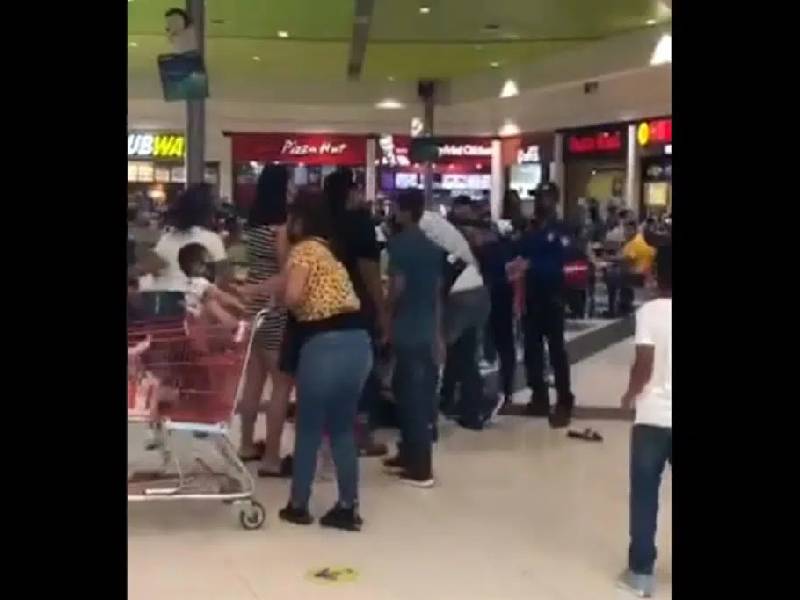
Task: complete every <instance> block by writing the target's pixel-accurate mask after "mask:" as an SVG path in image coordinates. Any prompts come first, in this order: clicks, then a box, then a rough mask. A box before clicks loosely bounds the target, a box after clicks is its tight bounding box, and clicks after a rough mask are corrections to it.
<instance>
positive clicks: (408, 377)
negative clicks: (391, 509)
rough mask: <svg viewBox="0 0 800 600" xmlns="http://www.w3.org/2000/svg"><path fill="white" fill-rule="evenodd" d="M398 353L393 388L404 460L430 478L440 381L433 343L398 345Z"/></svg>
mask: <svg viewBox="0 0 800 600" xmlns="http://www.w3.org/2000/svg"><path fill="white" fill-rule="evenodd" d="M394 352H395V367H394V379H393V382H392V386H393V388H394V394H395V398H396V400H397V409H398V412H399V414H400V434H401V436H400V458H401V460H402V461H403V463H404V466H405V467H406V468H407V469H408V471H409V472H410V473H412V474H413V475H416V476H418V477H430V476H431V474H432V465H431V445H432V439H431V437H432V436H431V427H430V425H431V420H432V417H433V414H434V400H435V396H436V380H437V378H438V367H437V366H436V363H435V361H434V358H433V344H417V345H399V344H396V345H395V347H394Z"/></svg>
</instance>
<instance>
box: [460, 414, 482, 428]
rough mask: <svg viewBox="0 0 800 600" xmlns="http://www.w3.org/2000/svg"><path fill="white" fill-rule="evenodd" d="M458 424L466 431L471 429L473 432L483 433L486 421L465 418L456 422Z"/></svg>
mask: <svg viewBox="0 0 800 600" xmlns="http://www.w3.org/2000/svg"><path fill="white" fill-rule="evenodd" d="M456 423H458V424H459V425H460V426H461V427H463V428H464V429H469V430H471V431H483V425H484V421H482V420H480V419H479V420H477V421H473V420H471V419H465V418H464V417H459V418H458V420H456Z"/></svg>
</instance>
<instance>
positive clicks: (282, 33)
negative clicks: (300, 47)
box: [278, 29, 289, 39]
mask: <svg viewBox="0 0 800 600" xmlns="http://www.w3.org/2000/svg"><path fill="white" fill-rule="evenodd" d="M278 37H279V38H283V39H286V38H288V37H289V32H288V31H284V30H283V29H281V30H280V31H278Z"/></svg>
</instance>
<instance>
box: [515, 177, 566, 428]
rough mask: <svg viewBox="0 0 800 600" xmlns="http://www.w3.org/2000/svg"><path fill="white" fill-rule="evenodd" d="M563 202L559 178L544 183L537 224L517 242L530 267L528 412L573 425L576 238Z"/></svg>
mask: <svg viewBox="0 0 800 600" xmlns="http://www.w3.org/2000/svg"><path fill="white" fill-rule="evenodd" d="M557 204H558V188H557V187H556V186H555V184H553V183H545V184H541V185H540V186H539V187H538V188H537V189H536V193H535V205H534V211H535V212H534V216H535V221H536V224H535V226H534V228H533V229H532V230H531V231H530V232H528V233H526V234H525V235H524V236H523V237H522V238H521V239H520V240H519V242H517V252H516V254H517V255H518V257H519V259H518V260H517V264H518V265H520V266H524V267H525V304H526V316H525V336H524V337H525V363H526V370H527V375H528V384H529V385H530V387H531V400H530V403H529V404H528V413H529V414H530V415H532V416H538V417H544V416H547V417H549V419H550V426H551V427H553V428H560V427H566V426H567V425H569V422H570V419H571V417H572V408H573V406H574V404H575V397H574V396H573V394H572V391H571V389H570V371H569V369H570V367H569V360H568V359H567V351H566V348H565V345H564V296H565V294H564V292H565V290H564V257H565V251H566V249H567V248H568V247H569V245H570V244H571V240H570V237H569V235H568V233H567V228H566V227H565V226H564V224H563V223H561V222H560V221H559V220H558V215H557V212H556V206H557ZM545 338H546V339H547V348H548V351H549V355H550V365H551V366H552V368H553V372H554V375H555V387H556V393H557V402H556V406H555V409H554V410H553V411H552V413H551V411H550V398H549V392H548V386H547V384H546V382H545V378H544V343H543V342H544V339H545Z"/></svg>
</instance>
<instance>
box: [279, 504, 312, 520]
mask: <svg viewBox="0 0 800 600" xmlns="http://www.w3.org/2000/svg"><path fill="white" fill-rule="evenodd" d="M278 517H280V519H281V521H287V522H289V523H294V524H295V525H311V523H313V522H314V517H312V516H311V514H310V513H309V512H308V509H307V508H295V507H294V506H292V503H291V502H289V503H288V504H287V505H286V508H282V509H280V510H279V511H278Z"/></svg>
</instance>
